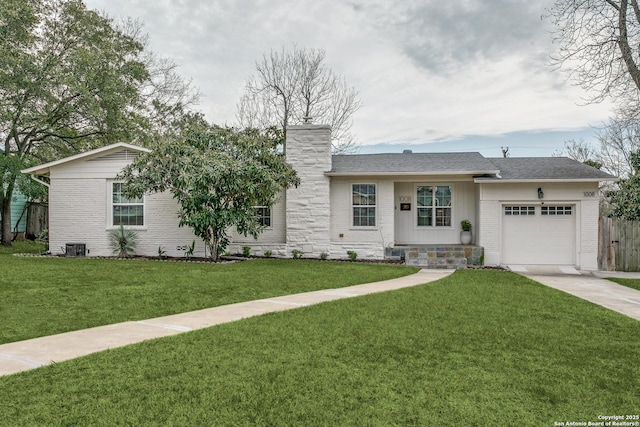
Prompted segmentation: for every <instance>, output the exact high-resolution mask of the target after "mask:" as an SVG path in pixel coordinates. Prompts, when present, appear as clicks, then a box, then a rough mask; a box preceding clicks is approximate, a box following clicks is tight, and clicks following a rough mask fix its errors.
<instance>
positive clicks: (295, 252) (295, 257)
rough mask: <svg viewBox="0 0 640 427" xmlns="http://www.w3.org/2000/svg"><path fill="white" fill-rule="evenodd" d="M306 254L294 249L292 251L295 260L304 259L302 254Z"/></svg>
mask: <svg viewBox="0 0 640 427" xmlns="http://www.w3.org/2000/svg"><path fill="white" fill-rule="evenodd" d="M303 253H304V252H302V251H301V250H300V249H294V250H292V251H291V255H293V259H300V258H302V254H303Z"/></svg>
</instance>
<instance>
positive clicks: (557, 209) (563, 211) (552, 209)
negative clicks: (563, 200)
mask: <svg viewBox="0 0 640 427" xmlns="http://www.w3.org/2000/svg"><path fill="white" fill-rule="evenodd" d="M540 214H542V215H571V206H543V207H542V208H541V211H540Z"/></svg>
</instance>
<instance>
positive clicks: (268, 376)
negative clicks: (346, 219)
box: [0, 271, 640, 426]
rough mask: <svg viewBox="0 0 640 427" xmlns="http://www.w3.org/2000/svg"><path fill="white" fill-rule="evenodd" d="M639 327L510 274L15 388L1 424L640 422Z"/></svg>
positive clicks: (47, 371)
mask: <svg viewBox="0 0 640 427" xmlns="http://www.w3.org/2000/svg"><path fill="white" fill-rule="evenodd" d="M639 336H640V322H637V321H635V320H633V319H630V318H628V317H626V316H623V315H620V314H617V313H615V312H612V311H609V310H606V309H604V308H602V307H599V306H595V305H593V304H590V303H588V302H586V301H583V300H580V299H577V298H575V297H572V296H570V295H568V294H565V293H562V292H559V291H556V290H554V289H551V288H547V287H544V286H542V285H540V284H537V283H535V282H533V281H531V280H529V279H526V278H524V277H522V276H519V275H516V274H513V273H508V272H496V271H458V272H456V273H455V274H453V275H451V276H449V277H447V278H445V279H443V280H440V281H438V282H433V283H430V284H426V285H421V286H416V287H412V288H406V289H402V290H399V291H393V292H387V293H383V294H375V295H369V296H364V297H358V298H354V299H348V300H341V301H334V302H330V303H324V304H320V305H315V306H310V307H304V308H300V309H296V310H291V311H286V312H279V313H272V314H268V315H265V316H260V317H254V318H250V319H245V320H242V321H238V322H234V323H229V324H225V325H221V326H217V327H213V328H209V329H203V330H199V331H194V332H190V333H187V334H183V335H179V336H173V337H170V338H164V339H160V340H156V341H150V342H145V343H141V344H137V345H133V346H129V347H125V348H121V349H115V350H110V351H107V352H103V353H99V354H95V355H91V356H88V357H84V358H81V359H78V360H74V361H69V362H63V363H59V364H55V365H52V366H48V367H45V368H41V369H37V370H33V371H28V372H23V373H20V374H16V375H11V376H8V377H2V378H0V401H2V402H3V404H2V405H1V406H0V425H12V426H22V425H24V426H31V425H105V426H111V425H136V426H138V425H176V426H178V425H179V426H193V425H215V426H268V425H269V426H271V425H273V426H288V425H290V426H294V425H295V426H298V425H303V426H307V425H310V426H315V425H326V426H347V425H357V426H360V425H361V426H393V425H396V426H431V425H437V426H507V425H514V426H515V425H517V426H553V425H559V424H554V423H556V422H585V423H586V422H587V421H592V422H595V421H598V416H599V415H620V414H622V415H633V414H638V408H639V406H638V396H640V364H638V360H640V340H638V337H639Z"/></svg>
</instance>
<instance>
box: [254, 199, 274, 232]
mask: <svg viewBox="0 0 640 427" xmlns="http://www.w3.org/2000/svg"><path fill="white" fill-rule="evenodd" d="M254 209H255V210H256V214H258V218H260V219H262V218H267V217H268V218H269V225H264V224H263V227H264V229H265V230H268V229H271V228H273V210H272V209H271V206H266V205H264V206H254ZM259 209H267V210H268V212H269V215H260V213H259ZM259 222H260V221H259Z"/></svg>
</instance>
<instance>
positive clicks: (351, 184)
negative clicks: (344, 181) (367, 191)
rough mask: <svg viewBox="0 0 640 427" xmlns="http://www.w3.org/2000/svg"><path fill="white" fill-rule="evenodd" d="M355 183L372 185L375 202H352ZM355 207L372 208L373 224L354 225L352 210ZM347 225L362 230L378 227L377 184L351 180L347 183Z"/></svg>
mask: <svg viewBox="0 0 640 427" xmlns="http://www.w3.org/2000/svg"><path fill="white" fill-rule="evenodd" d="M356 185H371V186H373V191H374V193H373V194H374V197H375V204H373V205H356V204H355V203H354V202H353V187H354V186H356ZM356 208H373V212H374V217H373V221H374V225H355V224H354V221H355V218H356V217H355V215H354V210H355V209H356ZM349 211H350V214H349V225H350V228H352V229H356V230H364V229H369V230H376V229H378V219H379V215H378V184H376V183H374V182H352V183H350V184H349Z"/></svg>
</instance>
